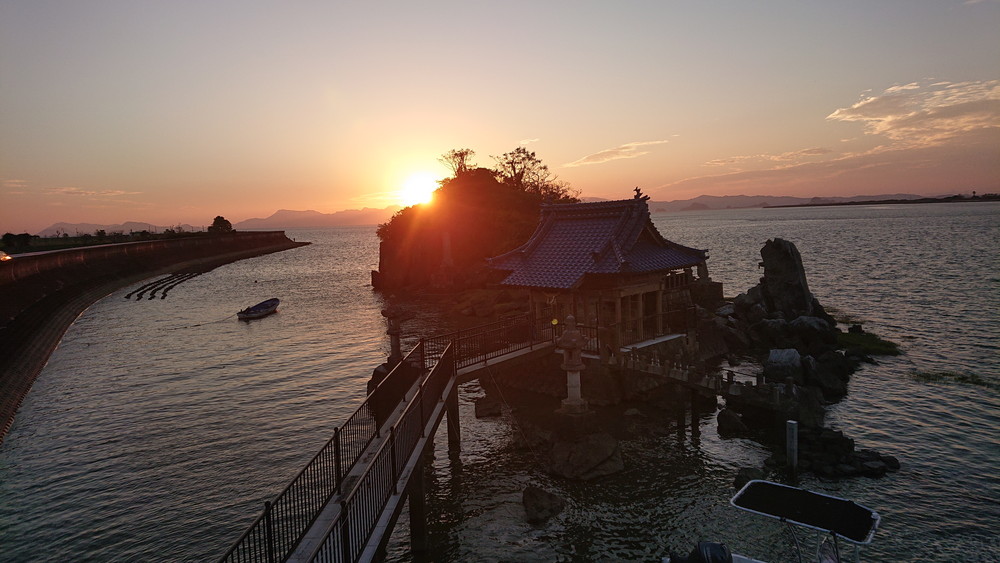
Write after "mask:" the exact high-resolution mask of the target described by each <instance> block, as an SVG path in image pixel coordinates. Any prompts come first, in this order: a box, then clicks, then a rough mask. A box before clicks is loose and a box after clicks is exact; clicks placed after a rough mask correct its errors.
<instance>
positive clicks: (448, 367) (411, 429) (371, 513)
mask: <svg viewBox="0 0 1000 563" xmlns="http://www.w3.org/2000/svg"><path fill="white" fill-rule="evenodd" d="M454 350H455V346H454V344H450V345H448V346H446V347H445V349H444V350H443V351H442V352H441V355H440V356H439V359H438V361H437V363H436V364H435V365H434V368H433V369H432V370H431V372H430V374H429V375H428V376H427V377H426V378H425V379H424V381H423V382H422V383H421V385H420V388H419V389H418V390H417V393H416V394H415V395H414V397H413V398H412V399H411V400H410V404H409V405H408V406H407V408H406V409H405V410H404V411H403V414H402V416H400V418H399V420H398V421H396V423H395V424H393V425H392V427H391V428H390V430H389V436H388V439H387V440H386V441H385V442H383V443H382V445H381V446H380V448H379V450H378V452H377V453H376V454H375V458H374V460H373V461H372V463H371V464H370V465H369V466H368V469H367V470H366V471H365V473H364V475H363V476H362V477H361V479H360V481H359V482H358V485H357V486H356V487H355V488H354V489H353V490H352V491H351V492H350V493H349V494H348V496H347V497H346V498H345V499H344V500H343V501H341V503H340V514H338V515H337V517H336V518H335V519H334V521H333V522H332V523H331V524H330V526H329V528H328V529H327V531H326V535H325V538H324V540H323V541H322V542H321V543H320V544H319V545H318V546H317V548H316V550H315V551H314V552H313V553H312V554H311V557H310V560H311V561H318V562H321V563H347V562H352V561H356V560H357V559H358V557H359V556H360V555H361V553H362V551H363V550H364V548H365V545H366V544H367V543H368V540H369V538H370V537H371V535H372V532H373V531H374V529H375V526H376V524H377V523H378V521H379V518H380V517H381V514H382V510H383V509H384V507H385V504H386V502H387V501H388V500H389V497H390V496H391V495H393V494H399V493H400V492H401V491H399V490H398V488H397V487H398V484H399V479H400V475H401V473H402V471H403V469H404V468H405V467H406V464H407V462H408V460H409V458H410V456H411V455H412V454H413V451H414V449H415V447H416V445H417V443H418V442H419V441H420V439H421V438H423V437H425V436H426V434H425V433H426V428H427V424H428V422H430V417H431V416H432V414H433V413H434V407H435V405H436V404H437V403H439V402H441V401H442V400H444V399H445V397H443V393H444V390H445V388H446V386H447V384H448V381H449V379H451V378H452V377H453V376H454V375H455V369H456V364H455V359H456V358H455V353H454ZM452 392H453V393H454V392H457V390H453V391H452Z"/></svg>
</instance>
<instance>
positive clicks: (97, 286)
mask: <svg viewBox="0 0 1000 563" xmlns="http://www.w3.org/2000/svg"><path fill="white" fill-rule="evenodd" d="M305 244H309V243H302V242H295V241H293V240H291V239H289V238H288V237H287V236H285V233H284V232H283V231H265V232H246V233H243V232H238V233H229V234H224V235H213V236H192V237H183V238H176V239H162V240H155V241H140V242H131V243H123V244H110V245H102V246H91V247H84V248H74V249H69V250H60V251H53V252H44V253H38V254H30V255H24V256H17V257H15V258H14V259H13V260H9V261H6V262H3V263H0V295H2V296H3V298H2V299H0V442H2V440H3V437H4V435H6V433H7V430H8V429H9V428H10V425H11V424H12V423H13V420H14V415H15V413H16V412H17V408H18V406H19V405H20V404H21V401H22V400H23V399H24V397H25V395H26V394H27V393H28V391H29V390H30V389H31V385H32V383H33V382H34V380H35V378H36V377H37V375H38V373H39V372H40V371H41V369H42V367H44V366H45V363H46V362H47V361H48V357H49V355H50V354H51V353H52V351H53V350H54V349H55V347H56V346H57V345H58V343H59V340H60V339H61V338H62V335H63V334H64V333H65V331H66V329H67V328H69V326H70V325H71V324H72V323H73V321H74V320H76V318H77V317H78V316H79V315H80V314H81V313H82V312H83V311H85V310H86V309H87V307H89V306H90V305H91V304H93V303H94V302H96V301H97V300H99V299H101V298H102V297H104V296H106V295H108V294H109V293H111V292H113V291H115V290H116V289H118V288H121V287H124V286H126V285H128V284H131V283H135V282H137V281H139V280H142V279H145V278H148V277H150V276H155V275H158V274H162V273H167V272H172V273H176V274H194V273H199V272H206V271H209V270H211V269H213V268H216V267H218V266H221V265H223V264H227V263H229V262H234V261H236V260H242V259H244V258H250V257H252V256H259V255H261V254H268V253H271V252H279V251H282V250H288V249H290V248H295V247H298V246H303V245H305Z"/></svg>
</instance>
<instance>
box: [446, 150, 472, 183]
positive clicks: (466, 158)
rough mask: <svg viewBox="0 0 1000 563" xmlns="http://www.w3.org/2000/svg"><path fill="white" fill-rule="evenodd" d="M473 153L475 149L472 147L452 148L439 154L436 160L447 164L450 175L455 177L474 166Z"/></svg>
mask: <svg viewBox="0 0 1000 563" xmlns="http://www.w3.org/2000/svg"><path fill="white" fill-rule="evenodd" d="M475 154H476V151H474V150H472V149H452V150H450V151H448V152H446V153H444V154H443V155H441V158H439V159H438V162H440V163H441V164H444V165H445V166H447V167H448V168H449V169H450V170H451V174H452V177H455V178H457V177H458V176H459V175H460V174H465V173H466V172H467V171H469V170H470V169H472V168H475V167H476V165H475V163H473V162H472V157H473V156H475Z"/></svg>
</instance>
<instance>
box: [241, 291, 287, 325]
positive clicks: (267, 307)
mask: <svg viewBox="0 0 1000 563" xmlns="http://www.w3.org/2000/svg"><path fill="white" fill-rule="evenodd" d="M277 310H278V298H277V297H273V298H271V299H268V300H267V301H261V302H260V303H258V304H256V305H254V306H253V307H247V308H246V309H243V310H242V311H240V312H238V313H236V316H237V318H239V319H240V320H243V321H248V320H250V319H259V318H261V317H266V316H268V315H270V314H271V313H273V312H275V311H277Z"/></svg>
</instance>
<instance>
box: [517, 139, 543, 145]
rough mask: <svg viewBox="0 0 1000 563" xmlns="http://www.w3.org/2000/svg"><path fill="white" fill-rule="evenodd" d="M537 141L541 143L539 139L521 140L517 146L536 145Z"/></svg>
mask: <svg viewBox="0 0 1000 563" xmlns="http://www.w3.org/2000/svg"><path fill="white" fill-rule="evenodd" d="M538 141H541V139H521V142H520V143H518V144H519V145H530V144H531V143H537V142H538Z"/></svg>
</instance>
